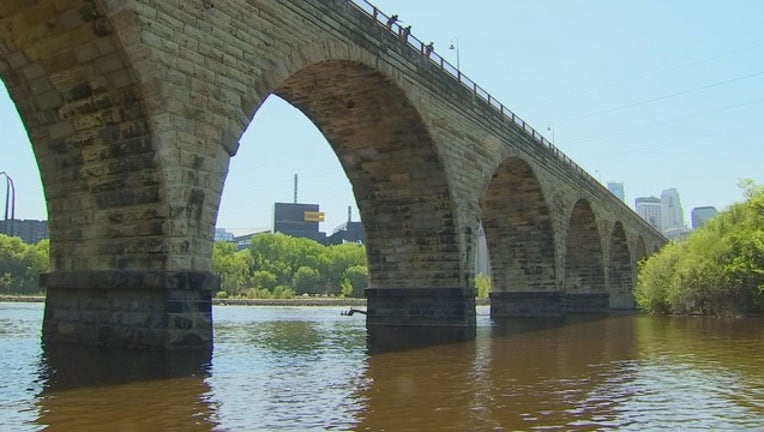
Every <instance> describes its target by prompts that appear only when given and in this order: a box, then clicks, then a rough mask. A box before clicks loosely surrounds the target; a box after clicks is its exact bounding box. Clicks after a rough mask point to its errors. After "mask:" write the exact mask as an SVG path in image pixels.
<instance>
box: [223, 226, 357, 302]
mask: <svg viewBox="0 0 764 432" xmlns="http://www.w3.org/2000/svg"><path fill="white" fill-rule="evenodd" d="M212 258H213V268H214V271H215V273H216V274H217V275H218V276H219V277H220V280H221V294H219V295H220V296H229V297H253V298H290V297H294V296H295V295H302V294H311V295H340V294H341V290H342V289H343V288H346V294H345V295H347V296H363V290H364V288H366V284H367V281H368V272H367V270H366V249H365V248H364V247H363V246H360V245H356V244H341V245H335V246H324V245H322V244H320V243H318V242H315V241H313V240H310V239H305V238H298V237H291V236H287V235H284V234H261V235H257V236H254V237H253V238H252V245H251V247H250V248H249V249H248V250H244V251H238V252H237V251H236V249H235V246H234V245H233V244H230V243H224V242H219V243H217V244H215V249H214V251H213V256H212ZM349 269H352V270H349ZM223 292H224V293H223Z"/></svg>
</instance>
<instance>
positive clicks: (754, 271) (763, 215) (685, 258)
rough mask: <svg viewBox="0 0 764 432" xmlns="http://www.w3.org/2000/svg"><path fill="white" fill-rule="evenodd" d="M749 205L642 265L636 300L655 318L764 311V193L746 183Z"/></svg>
mask: <svg viewBox="0 0 764 432" xmlns="http://www.w3.org/2000/svg"><path fill="white" fill-rule="evenodd" d="M741 186H742V187H743V189H744V190H745V192H746V197H747V200H746V201H745V202H743V203H739V204H735V205H733V206H731V207H730V208H729V209H727V210H725V211H724V212H722V213H720V214H719V215H717V216H716V217H715V218H713V219H712V220H711V221H709V222H708V223H707V224H706V225H705V226H703V228H701V229H699V230H697V231H696V232H694V233H693V234H692V235H691V236H690V237H689V238H688V239H687V240H686V241H683V242H673V243H670V244H668V245H667V246H666V247H664V248H663V249H662V250H661V251H660V252H659V253H657V254H656V255H654V256H652V257H650V259H648V260H647V261H645V262H644V263H643V264H642V267H641V271H640V274H639V280H638V282H637V288H636V292H635V296H636V298H637V302H638V303H639V305H640V306H641V307H642V308H644V309H645V310H647V311H649V312H651V313H662V314H665V313H670V314H701V315H726V314H734V313H740V312H748V311H751V310H754V309H759V310H761V309H762V306H764V189H762V188H761V187H760V186H756V185H755V184H753V182H750V181H747V182H743V183H742V184H741Z"/></svg>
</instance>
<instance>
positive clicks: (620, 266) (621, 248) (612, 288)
mask: <svg viewBox="0 0 764 432" xmlns="http://www.w3.org/2000/svg"><path fill="white" fill-rule="evenodd" d="M608 270H609V272H608V295H609V307H610V309H634V307H635V305H636V303H635V302H634V296H633V294H632V290H633V288H634V269H633V267H632V263H631V252H630V251H629V244H628V241H627V240H626V233H625V232H624V230H623V224H622V223H621V222H620V221H618V222H616V223H615V224H614V225H613V232H612V234H611V235H610V259H609V265H608Z"/></svg>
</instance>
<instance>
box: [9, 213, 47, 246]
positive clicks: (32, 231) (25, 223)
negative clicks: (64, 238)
mask: <svg viewBox="0 0 764 432" xmlns="http://www.w3.org/2000/svg"><path fill="white" fill-rule="evenodd" d="M0 233H3V234H5V235H9V236H13V237H20V238H21V240H23V241H24V243H28V244H35V243H37V242H39V241H40V240H45V239H47V238H49V237H50V232H49V231H48V221H41V220H34V219H12V220H3V221H0Z"/></svg>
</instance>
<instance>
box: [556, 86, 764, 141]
mask: <svg viewBox="0 0 764 432" xmlns="http://www.w3.org/2000/svg"><path fill="white" fill-rule="evenodd" d="M761 102H764V97H761V98H758V99H754V100H751V101H748V102H742V103H739V104H734V105H728V106H725V107H722V108H716V109H711V110H705V111H697V112H694V113H690V114H685V115H680V116H675V117H671V118H668V119H665V120H661V121H656V122H648V123H641V124H638V125H635V126H630V127H627V128H623V129H617V130H614V131H609V132H606V133H604V134H599V135H594V136H589V137H583V138H579V139H572V140H569V141H567V142H566V143H567V144H568V145H570V144H579V143H583V142H588V141H600V140H603V139H607V138H612V137H615V136H619V135H624V134H626V133H628V132H631V131H634V130H644V129H647V128H651V127H655V126H662V125H666V124H671V123H676V122H678V121H683V120H687V119H691V118H695V117H700V116H705V115H709V114H714V113H719V112H723V111H728V110H731V109H735V108H740V107H744V106H749V105H755V104H757V103H761Z"/></svg>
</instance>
